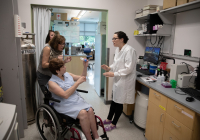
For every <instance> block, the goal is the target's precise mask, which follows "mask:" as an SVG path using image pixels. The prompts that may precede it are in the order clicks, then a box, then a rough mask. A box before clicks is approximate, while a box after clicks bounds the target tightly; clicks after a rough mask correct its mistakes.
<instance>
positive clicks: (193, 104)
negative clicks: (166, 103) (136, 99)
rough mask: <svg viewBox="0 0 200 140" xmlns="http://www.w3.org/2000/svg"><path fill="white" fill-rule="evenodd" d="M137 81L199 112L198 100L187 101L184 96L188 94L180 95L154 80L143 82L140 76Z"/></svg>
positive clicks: (199, 102) (199, 104) (199, 103)
mask: <svg viewBox="0 0 200 140" xmlns="http://www.w3.org/2000/svg"><path fill="white" fill-rule="evenodd" d="M136 74H137V75H138V74H140V75H142V76H144V77H145V76H148V75H144V74H142V73H140V72H138V71H137V72H136ZM137 81H138V82H140V83H142V84H143V85H146V86H147V87H150V88H152V89H154V90H156V91H158V92H160V93H161V94H163V95H165V96H167V97H169V98H171V99H173V100H174V101H176V102H178V103H180V104H182V105H184V106H186V107H188V108H189V109H191V110H193V111H195V112H196V113H198V114H200V101H199V100H197V99H195V100H194V101H193V102H187V101H186V100H185V99H186V97H189V95H180V94H177V93H175V90H174V88H165V87H163V86H162V85H158V84H157V83H156V82H145V81H143V80H142V79H141V78H140V77H137Z"/></svg>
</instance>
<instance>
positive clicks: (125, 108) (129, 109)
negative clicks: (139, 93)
mask: <svg viewBox="0 0 200 140" xmlns="http://www.w3.org/2000/svg"><path fill="white" fill-rule="evenodd" d="M134 107H135V104H123V112H124V114H126V115H127V116H130V115H132V112H133V110H134Z"/></svg>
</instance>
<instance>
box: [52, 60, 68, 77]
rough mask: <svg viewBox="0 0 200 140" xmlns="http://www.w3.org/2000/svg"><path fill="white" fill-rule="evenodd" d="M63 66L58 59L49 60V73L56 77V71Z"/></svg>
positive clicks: (61, 61)
mask: <svg viewBox="0 0 200 140" xmlns="http://www.w3.org/2000/svg"><path fill="white" fill-rule="evenodd" d="M63 65H64V62H63V60H61V59H58V58H53V59H51V60H50V62H49V70H50V71H51V73H53V74H54V75H57V72H56V71H57V70H60V68H61V67H62V66H63Z"/></svg>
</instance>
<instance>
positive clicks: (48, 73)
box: [38, 44, 62, 77]
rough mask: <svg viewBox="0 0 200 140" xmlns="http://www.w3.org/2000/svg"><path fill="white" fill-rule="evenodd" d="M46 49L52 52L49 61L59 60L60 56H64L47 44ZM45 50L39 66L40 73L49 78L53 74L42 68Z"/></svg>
mask: <svg viewBox="0 0 200 140" xmlns="http://www.w3.org/2000/svg"><path fill="white" fill-rule="evenodd" d="M45 47H49V48H50V49H51V50H50V56H49V61H50V60H51V59H52V58H57V57H58V56H59V55H62V51H55V50H54V49H53V48H52V47H51V46H49V44H46V45H45ZM45 47H44V48H45ZM44 48H43V50H44ZM43 50H42V52H41V54H40V62H39V65H38V71H39V72H40V73H42V74H44V75H48V76H50V77H51V75H52V73H51V72H50V70H49V68H42V58H43Z"/></svg>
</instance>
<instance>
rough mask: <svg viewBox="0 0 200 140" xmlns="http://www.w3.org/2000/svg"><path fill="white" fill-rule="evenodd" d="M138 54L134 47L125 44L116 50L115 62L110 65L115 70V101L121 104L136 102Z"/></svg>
mask: <svg viewBox="0 0 200 140" xmlns="http://www.w3.org/2000/svg"><path fill="white" fill-rule="evenodd" d="M136 61H137V54H136V51H135V49H134V48H133V47H131V46H129V45H127V44H125V45H124V46H123V47H122V49H121V50H119V48H117V49H116V50H115V57H114V62H113V64H112V65H111V66H110V68H111V70H110V71H113V72H114V79H113V101H114V102H116V103H120V104H124V103H127V104H133V103H134V102H135V81H136Z"/></svg>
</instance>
